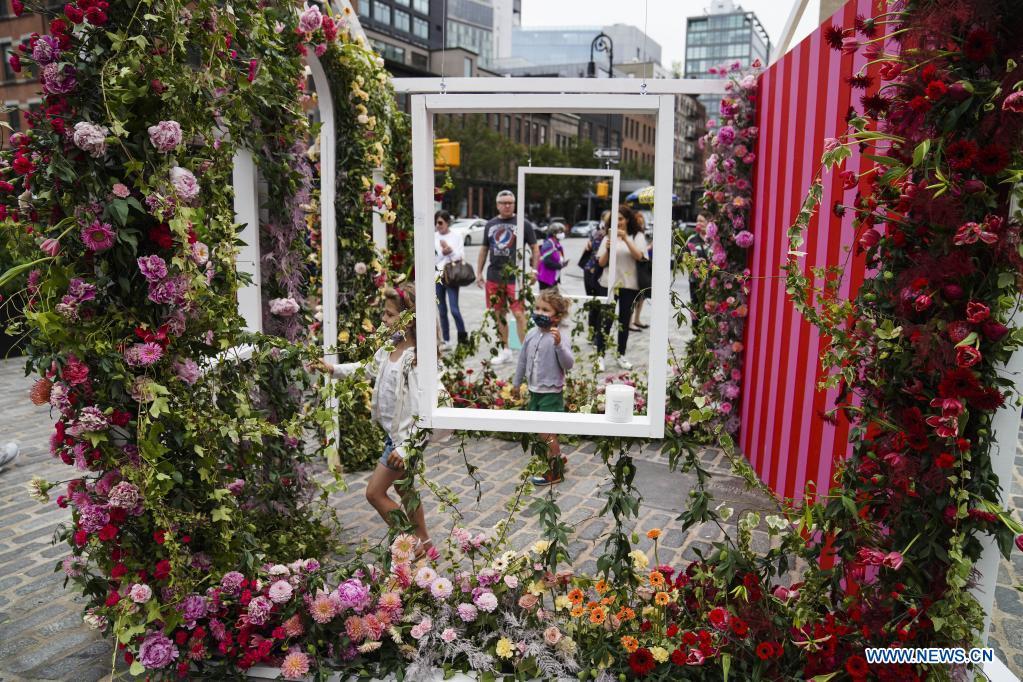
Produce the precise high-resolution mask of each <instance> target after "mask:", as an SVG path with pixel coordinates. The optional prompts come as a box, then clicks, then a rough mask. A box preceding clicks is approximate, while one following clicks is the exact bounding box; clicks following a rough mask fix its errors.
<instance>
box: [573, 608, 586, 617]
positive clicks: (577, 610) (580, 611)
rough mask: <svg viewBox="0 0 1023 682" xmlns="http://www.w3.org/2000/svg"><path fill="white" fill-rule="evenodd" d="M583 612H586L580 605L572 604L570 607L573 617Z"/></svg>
mask: <svg viewBox="0 0 1023 682" xmlns="http://www.w3.org/2000/svg"><path fill="white" fill-rule="evenodd" d="M584 613H586V609H585V608H583V607H582V606H574V607H572V617H573V618H579V617H580V616H582V615H583V614H584Z"/></svg>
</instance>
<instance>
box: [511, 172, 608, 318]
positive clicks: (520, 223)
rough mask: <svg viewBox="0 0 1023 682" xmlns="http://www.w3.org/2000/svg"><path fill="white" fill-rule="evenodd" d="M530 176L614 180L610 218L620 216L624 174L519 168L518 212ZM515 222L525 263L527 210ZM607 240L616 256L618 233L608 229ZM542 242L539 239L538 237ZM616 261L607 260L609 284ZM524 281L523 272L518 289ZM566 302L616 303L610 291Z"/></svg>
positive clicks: (520, 258) (521, 257) (521, 211)
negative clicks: (619, 202) (524, 237)
mask: <svg viewBox="0 0 1023 682" xmlns="http://www.w3.org/2000/svg"><path fill="white" fill-rule="evenodd" d="M527 175H572V176H579V177H586V178H594V177H601V178H611V185H612V187H611V216H616V215H618V194H619V186H620V182H619V181H620V178H621V171H619V170H617V169H610V168H559V167H557V166H519V182H518V193H517V194H516V197H518V201H519V208H520V209H524V208H525V203H526V201H525V200H526V176H527ZM516 213H517V215H516V222H515V243H516V244H517V245H518V246H517V247H516V248H517V250H518V252H519V256H518V262H519V263H522V262H523V261H524V259H525V253H524V251H525V248H526V245H525V243H524V242H523V240H522V234H523V232H525V230H526V212H525V210H517V211H516ZM607 237H608V238H609V239H610V240H611V243H610V244H608V245H607V247H608V253H609V254H614V253H615V246H617V245H618V230H612V229H611V228H610V226H609V227H608V234H607ZM538 238H539V237H538ZM617 260H618V259H617V258H609V259H608V271H607V281H608V282H614V281H615V269H616V268H617V267H618V266H617V265H615V261H617ZM539 265H540V264H539V263H533V268H534V269H536V268H538V267H539ZM524 277H525V273H524V272H520V273H519V287H521V286H522V285H523V278H524ZM563 296H565V298H568V299H571V300H573V301H601V302H603V303H611V302H612V301H613V300H614V294H613V293H612V291H611V289H608V290H607V295H606V296H587V295H585V294H582V295H580V294H563Z"/></svg>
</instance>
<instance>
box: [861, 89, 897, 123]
mask: <svg viewBox="0 0 1023 682" xmlns="http://www.w3.org/2000/svg"><path fill="white" fill-rule="evenodd" d="M860 104H862V105H863V110H864V112H866V114H867V116H872V117H874V118H877V117H878V116H880V115H881V114H883V113H885V112H886V111H888V107H889V106H891V101H890V100H889V99H888V98H887V97H885V96H884V95H881V94H878V93H874V94H873V95H864V96H863V97H861V98H860Z"/></svg>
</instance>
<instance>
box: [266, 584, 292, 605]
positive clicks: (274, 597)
mask: <svg viewBox="0 0 1023 682" xmlns="http://www.w3.org/2000/svg"><path fill="white" fill-rule="evenodd" d="M291 592H292V587H291V583H289V582H288V581H287V580H278V581H277V582H275V583H274V584H272V585H270V589H269V590H268V591H267V596H268V597H270V601H272V602H273V603H274V604H283V603H285V602H286V601H288V600H289V599H291Z"/></svg>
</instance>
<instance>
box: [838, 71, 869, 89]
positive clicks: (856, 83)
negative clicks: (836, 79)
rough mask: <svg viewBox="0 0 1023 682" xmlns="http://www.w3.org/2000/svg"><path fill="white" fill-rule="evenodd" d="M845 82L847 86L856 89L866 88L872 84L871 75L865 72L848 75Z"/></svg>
mask: <svg viewBox="0 0 1023 682" xmlns="http://www.w3.org/2000/svg"><path fill="white" fill-rule="evenodd" d="M845 82H846V83H848V84H849V87H851V88H854V89H857V90H866V89H867V88H869V87H870V86H871V85H873V84H874V78H873V76H868V75H867V74H865V73H858V74H856V75H855V76H849V77H848V78H846V79H845Z"/></svg>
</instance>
